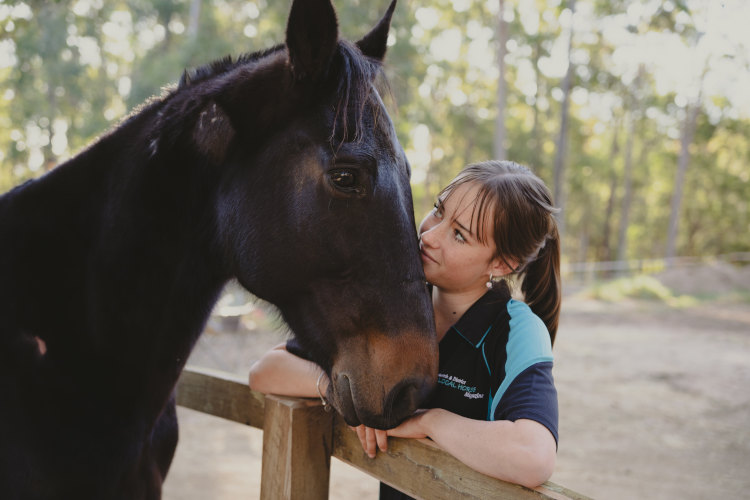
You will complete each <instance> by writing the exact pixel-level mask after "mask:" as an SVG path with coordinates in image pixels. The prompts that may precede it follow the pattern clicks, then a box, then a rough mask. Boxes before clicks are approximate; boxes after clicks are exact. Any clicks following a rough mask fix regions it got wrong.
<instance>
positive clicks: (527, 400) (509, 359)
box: [380, 287, 558, 500]
mask: <svg viewBox="0 0 750 500" xmlns="http://www.w3.org/2000/svg"><path fill="white" fill-rule="evenodd" d="M504 288H505V287H500V289H499V290H495V289H493V290H490V291H488V292H487V293H486V294H484V295H483V296H482V297H481V298H480V299H479V300H477V301H476V302H475V303H474V304H473V305H472V306H471V307H470V308H469V309H468V310H467V311H466V313H464V315H463V316H461V318H460V319H459V320H458V322H457V323H456V324H454V325H453V326H452V327H451V328H450V329H449V330H448V331H447V332H446V334H445V336H444V337H443V339H442V340H441V341H440V360H439V368H438V385H437V387H436V389H435V391H433V393H432V396H431V397H430V399H429V400H428V401H427V404H426V406H427V407H429V408H444V409H446V410H448V411H451V412H453V413H456V414H458V415H461V416H464V417H468V418H473V419H476V420H511V421H515V420H518V419H521V418H526V419H530V420H534V421H536V422H539V423H540V424H542V425H544V426H545V427H547V429H549V431H550V432H551V433H552V435H553V436H554V438H555V442H557V438H558V435H557V420H558V411H557V391H556V389H555V385H554V381H553V379H552V361H553V357H552V346H551V342H550V337H549V333H548V331H547V328H546V326H545V325H544V322H542V320H541V319H540V318H539V317H538V316H536V315H535V314H534V313H533V312H532V311H531V309H530V308H529V307H528V306H527V305H526V304H524V303H523V302H520V301H517V300H514V299H511V298H510V294H509V292H508V291H507V289H504ZM380 498H381V500H390V499H394V500H395V499H408V498H410V497H409V496H408V495H406V494H404V493H401V492H399V491H398V490H395V489H393V488H391V487H390V486H388V485H386V484H384V483H381V485H380Z"/></svg>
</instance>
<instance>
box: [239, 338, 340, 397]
mask: <svg viewBox="0 0 750 500" xmlns="http://www.w3.org/2000/svg"><path fill="white" fill-rule="evenodd" d="M321 373H322V370H321V368H320V367H319V366H318V365H316V364H315V363H313V362H311V361H307V360H306V359H302V358H300V357H297V356H295V355H294V354H292V353H290V352H289V351H287V350H286V349H285V347H284V346H283V344H282V345H281V346H277V347H276V348H274V349H272V350H270V351H268V352H266V353H265V354H264V355H263V356H262V357H261V358H260V359H259V360H258V361H256V362H255V363H254V364H253V366H252V367H250V377H249V383H250V388H251V389H253V390H256V391H259V392H262V393H265V394H279V395H282V396H300V397H318V389H317V387H316V382H317V381H318V377H319V376H320V374H321ZM327 387H328V377H326V376H325V375H324V376H323V377H322V379H321V381H320V390H321V391H323V394H325V390H326V388H327Z"/></svg>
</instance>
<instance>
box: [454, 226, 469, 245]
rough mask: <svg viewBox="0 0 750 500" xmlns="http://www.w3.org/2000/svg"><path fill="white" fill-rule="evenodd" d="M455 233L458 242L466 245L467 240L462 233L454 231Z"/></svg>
mask: <svg viewBox="0 0 750 500" xmlns="http://www.w3.org/2000/svg"><path fill="white" fill-rule="evenodd" d="M453 232H454V234H455V236H456V241H458V242H459V243H466V238H464V235H463V234H461V231H459V230H458V229H454V230H453Z"/></svg>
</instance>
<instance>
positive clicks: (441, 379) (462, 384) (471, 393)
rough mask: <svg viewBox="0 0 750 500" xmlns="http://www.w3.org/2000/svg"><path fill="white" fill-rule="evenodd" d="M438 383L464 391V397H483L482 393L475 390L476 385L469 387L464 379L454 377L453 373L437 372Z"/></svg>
mask: <svg viewBox="0 0 750 500" xmlns="http://www.w3.org/2000/svg"><path fill="white" fill-rule="evenodd" d="M438 384H440V385H444V386H446V387H450V388H452V389H456V390H458V391H462V392H463V393H464V397H465V398H468V399H482V398H484V394H482V393H478V392H477V388H476V386H475V387H469V386H468V385H466V380H463V379H460V378H458V377H454V376H453V375H448V374H447V373H439V374H438Z"/></svg>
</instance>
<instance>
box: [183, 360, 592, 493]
mask: <svg viewBox="0 0 750 500" xmlns="http://www.w3.org/2000/svg"><path fill="white" fill-rule="evenodd" d="M271 398H275V399H276V401H277V402H276V403H274V404H276V405H277V406H279V405H280V406H281V408H276V409H275V410H274V411H271V412H270V414H271V416H270V418H269V420H268V421H269V425H273V424H270V422H273V421H281V422H286V423H284V424H283V426H281V428H280V429H279V430H273V431H272V432H267V431H268V430H270V429H267V431H266V432H264V438H263V449H264V454H263V456H264V458H263V472H262V474H263V480H262V483H261V484H262V486H261V490H263V488H264V487H265V488H267V489H266V491H267V493H266V495H265V496H262V498H264V499H269V498H273V499H276V498H303V499H315V500H317V499H323V498H327V494H328V478H329V473H328V471H329V467H330V456H331V455H333V456H334V457H336V458H338V459H339V460H341V461H343V462H346V463H348V464H350V465H352V466H354V467H356V468H358V469H360V470H361V471H363V472H365V473H367V474H369V475H371V476H373V477H375V478H376V479H378V480H381V481H384V482H386V483H389V484H392V485H394V486H395V487H396V488H399V489H401V490H403V491H406V492H407V493H409V494H411V495H412V496H416V497H417V498H419V497H422V498H429V499H430V500H432V499H435V500H440V499H451V500H452V499H513V500H527V499H535V500H538V499H558V500H590V499H589V498H588V497H586V496H584V495H581V494H579V493H576V492H574V491H571V490H569V489H567V488H564V487H562V486H559V485H557V484H554V483H550V482H548V483H545V484H544V485H542V486H541V487H539V488H537V489H535V490H530V489H528V488H524V487H522V486H518V485H514V484H511V483H506V482H504V481H500V480H497V479H493V478H491V477H489V476H485V475H484V474H481V473H479V472H476V471H475V470H473V469H471V468H469V467H468V466H466V465H464V464H463V463H461V462H460V461H458V460H457V459H455V458H454V457H452V456H451V455H450V454H448V453H446V452H445V451H443V450H441V449H440V448H438V447H437V445H435V444H434V443H433V442H432V441H430V440H426V439H419V440H415V439H398V438H389V440H388V453H381V452H378V457H377V458H376V459H370V458H368V457H367V455H366V454H365V453H364V451H363V450H362V446H361V444H360V443H359V439H358V438H357V435H356V434H355V433H354V432H352V431H351V430H350V429H349V428H348V426H347V425H346V423H345V422H344V421H343V419H342V418H341V417H339V416H335V417H334V418H333V422H331V415H330V414H328V413H325V412H324V411H323V409H322V407H321V405H320V402H319V401H318V400H316V399H302V398H280V397H275V396H267V397H264V395H263V394H261V393H259V392H255V391H251V390H250V389H249V388H248V387H247V382H246V381H245V380H244V379H242V378H240V377H237V376H234V375H231V374H228V373H225V372H219V371H215V370H207V369H202V368H195V367H190V368H188V369H186V370H185V371H184V372H183V374H182V376H181V377H180V380H179V382H178V384H177V404H178V405H180V406H184V407H186V408H191V409H193V410H197V411H200V412H203V413H206V414H209V415H215V416H218V417H222V418H225V419H228V420H231V421H233V422H238V423H241V424H245V425H250V426H252V427H257V428H259V429H263V428H264V419H265V406H266V400H267V399H271ZM279 402H280V403H279ZM279 412H280V413H281V415H282V417H281V418H277V416H278V415H277V414H278V413H279ZM284 413H288V415H286V416H284ZM289 418H291V419H292V421H291V423H289V422H287V420H289ZM305 419H311V420H312V421H313V423H312V424H311V425H309V426H305V425H299V424H298V423H295V421H296V420H300V421H304V420H305ZM277 425H278V424H277ZM284 429H287V430H284ZM300 429H301V430H300ZM267 435H268V436H269V438H268V441H267V438H266V436H267ZM270 436H276V437H273V438H272V437H270ZM305 440H307V442H305ZM290 443H291V444H290ZM282 444H283V445H284V450H285V452H284V453H285V454H282V455H278V454H277V455H276V456H275V458H272V459H267V458H266V456H267V454H270V456H272V457H273V456H274V453H275V452H274V450H276V449H281V448H282V446H281V445H282ZM289 449H291V450H292V451H291V452H289ZM311 450H317V451H311ZM321 450H324V451H321ZM321 453H322V455H321ZM280 457H283V458H280ZM266 462H268V465H267V463H266ZM290 470H291V471H292V472H289V471H290ZM310 470H312V471H313V472H312V477H314V478H315V479H314V480H310V481H308V480H303V479H302V480H301V479H299V478H300V477H304V476H305V475H306V474H308V472H306V471H310ZM284 471H286V472H284ZM300 471H302V472H301V474H302V475H301V476H298V474H300ZM285 474H287V475H288V474H291V476H290V478H289V479H286V478H285V479H284V482H282V484H284V485H285V486H283V487H282V488H281V491H282V492H283V491H287V494H288V496H278V495H277V494H276V493H270V492H271V491H274V492H275V491H278V490H277V489H275V488H278V485H273V484H272V485H271V489H268V488H269V486H264V485H265V483H266V482H267V481H271V480H278V477H276V478H273V477H274V476H281V475H285ZM267 476H268V477H271V478H272V479H267ZM321 480H323V481H322V482H321ZM300 485H302V486H300ZM324 491H325V493H323V492H324ZM261 494H262V495H263V491H261Z"/></svg>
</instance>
